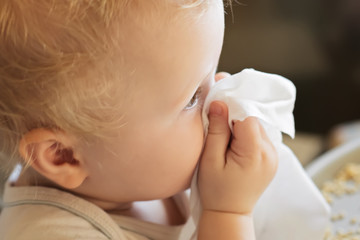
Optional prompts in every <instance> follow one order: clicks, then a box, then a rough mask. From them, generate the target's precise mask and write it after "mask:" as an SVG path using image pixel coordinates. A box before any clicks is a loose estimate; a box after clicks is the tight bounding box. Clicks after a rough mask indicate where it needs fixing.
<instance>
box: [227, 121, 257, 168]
mask: <svg viewBox="0 0 360 240" xmlns="http://www.w3.org/2000/svg"><path fill="white" fill-rule="evenodd" d="M261 128H262V127H261V125H260V122H259V121H258V119H257V118H255V117H248V118H246V119H245V120H244V121H235V122H234V124H233V138H232V141H231V145H230V151H229V154H230V155H231V158H232V159H234V160H236V159H241V164H250V163H251V164H253V163H256V160H260V159H261V154H262V151H261V149H262V141H263V140H262V131H261ZM246 160H249V161H251V162H246ZM239 163H240V162H239Z"/></svg>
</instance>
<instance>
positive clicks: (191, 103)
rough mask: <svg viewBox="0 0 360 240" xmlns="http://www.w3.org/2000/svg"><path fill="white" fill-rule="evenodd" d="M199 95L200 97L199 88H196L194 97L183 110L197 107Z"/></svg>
mask: <svg viewBox="0 0 360 240" xmlns="http://www.w3.org/2000/svg"><path fill="white" fill-rule="evenodd" d="M200 95H201V88H198V89H197V90H196V92H195V94H194V96H193V97H192V98H191V99H190V101H189V103H188V104H187V105H186V107H185V109H186V110H189V109H192V108H193V107H195V106H196V105H198V104H199V100H200Z"/></svg>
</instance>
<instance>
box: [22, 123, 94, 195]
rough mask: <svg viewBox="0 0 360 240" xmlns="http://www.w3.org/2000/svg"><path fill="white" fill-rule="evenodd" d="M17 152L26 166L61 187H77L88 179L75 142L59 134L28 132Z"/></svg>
mask: <svg viewBox="0 0 360 240" xmlns="http://www.w3.org/2000/svg"><path fill="white" fill-rule="evenodd" d="M19 152H20V155H21V156H22V157H23V159H24V160H25V161H26V163H27V164H28V165H30V166H32V168H34V169H35V170H36V171H37V172H38V173H40V174H41V175H43V176H44V177H46V178H48V179H49V180H51V181H53V182H55V183H57V184H58V185H60V186H62V187H64V188H68V189H73V188H76V187H78V186H80V185H81V184H82V182H83V181H84V180H85V179H86V177H87V176H88V172H87V171H86V167H85V165H84V161H83V159H82V158H81V156H79V154H78V153H77V152H76V149H74V141H73V140H72V138H71V137H70V136H68V135H67V134H66V133H64V132H62V131H52V130H50V129H45V128H37V129H34V130H31V131H30V132H27V133H26V134H25V135H24V136H23V137H22V139H21V141H20V144H19Z"/></svg>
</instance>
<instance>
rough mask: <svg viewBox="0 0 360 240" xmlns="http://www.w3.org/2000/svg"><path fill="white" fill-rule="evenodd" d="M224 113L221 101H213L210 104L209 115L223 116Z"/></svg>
mask: <svg viewBox="0 0 360 240" xmlns="http://www.w3.org/2000/svg"><path fill="white" fill-rule="evenodd" d="M222 113H223V109H222V107H221V105H220V104H219V103H216V102H212V103H211V104H210V109H209V115H218V116H221V115H222Z"/></svg>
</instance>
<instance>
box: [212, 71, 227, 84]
mask: <svg viewBox="0 0 360 240" xmlns="http://www.w3.org/2000/svg"><path fill="white" fill-rule="evenodd" d="M229 76H231V74H230V73H227V72H218V73H216V74H215V82H217V81H219V80H221V79H223V78H226V77H229Z"/></svg>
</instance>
